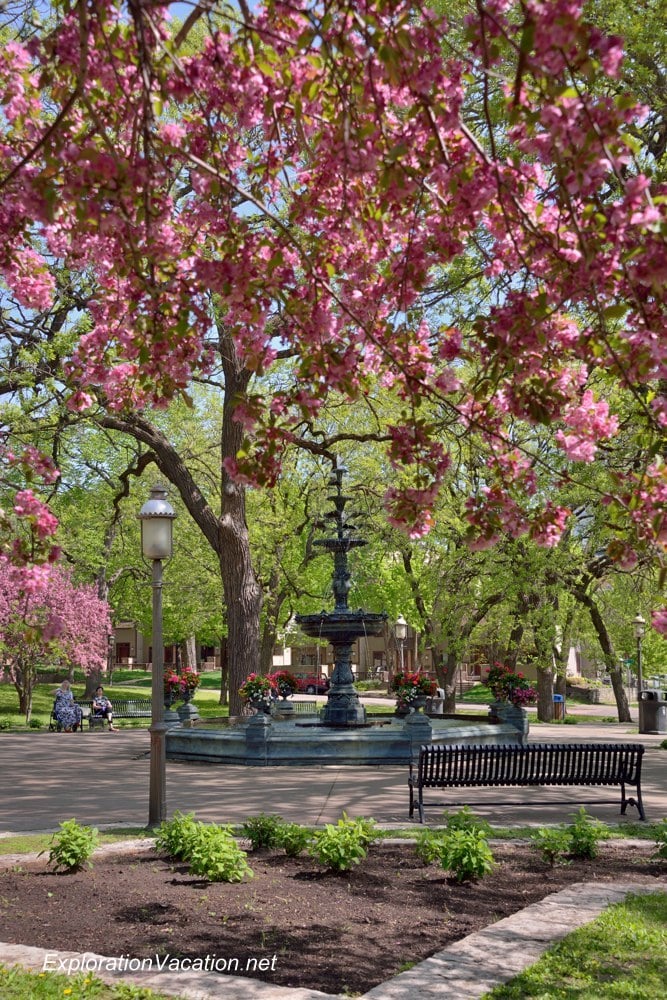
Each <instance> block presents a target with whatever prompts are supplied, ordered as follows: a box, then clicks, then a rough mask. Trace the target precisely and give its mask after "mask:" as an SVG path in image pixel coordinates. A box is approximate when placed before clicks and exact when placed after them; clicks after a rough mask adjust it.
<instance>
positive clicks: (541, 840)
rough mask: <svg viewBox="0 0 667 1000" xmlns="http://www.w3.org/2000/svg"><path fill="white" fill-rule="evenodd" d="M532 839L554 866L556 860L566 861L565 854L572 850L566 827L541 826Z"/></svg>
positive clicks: (545, 858) (543, 855)
mask: <svg viewBox="0 0 667 1000" xmlns="http://www.w3.org/2000/svg"><path fill="white" fill-rule="evenodd" d="M530 839H531V843H532V844H533V845H534V847H535V848H536V849H537V850H538V851H539V852H540V854H541V855H542V857H543V858H544V860H545V861H547V862H548V863H549V864H550V865H551V867H552V868H553V866H554V865H555V864H556V862H560V863H561V864H563V863H565V856H566V855H567V854H568V852H569V850H570V835H569V833H568V831H567V830H566V829H565V828H564V827H562V826H559V827H553V828H550V827H547V826H541V827H540V828H539V830H536V831H535V833H533V834H532V835H531V838H530Z"/></svg>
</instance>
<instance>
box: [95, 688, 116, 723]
mask: <svg viewBox="0 0 667 1000" xmlns="http://www.w3.org/2000/svg"><path fill="white" fill-rule="evenodd" d="M93 718H94V719H107V721H108V723H109V732H110V733H117V732H118V730H117V729H116V727H115V726H114V724H113V705H112V704H111V702H110V701H109V699H108V698H107V696H106V695H105V693H104V688H103V687H102V685H100V686H99V687H98V688H95V697H94V698H93Z"/></svg>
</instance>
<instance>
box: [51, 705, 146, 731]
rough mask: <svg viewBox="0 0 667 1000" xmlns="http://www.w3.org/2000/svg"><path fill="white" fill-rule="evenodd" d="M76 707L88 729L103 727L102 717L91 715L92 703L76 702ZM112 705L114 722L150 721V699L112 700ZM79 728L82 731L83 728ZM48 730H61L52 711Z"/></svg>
mask: <svg viewBox="0 0 667 1000" xmlns="http://www.w3.org/2000/svg"><path fill="white" fill-rule="evenodd" d="M77 705H78V706H79V708H81V710H82V711H83V721H84V722H85V721H86V720H88V728H89V729H95V728H96V727H97V726H103V725H104V723H105V722H106V719H105V718H104V716H102V715H93V703H92V701H78V702H77ZM112 705H113V709H112V711H113V719H114V722H116V721H117V720H118V719H150V718H151V715H152V709H151V699H150V698H127V699H125V698H118V699H116V698H114V699H113V700H112ZM81 728H82V730H83V726H82V727H81ZM49 729H50V730H51V732H59V731H60V729H61V726H60V723H59V722H57V721H56V717H55V715H54V714H53V711H51V717H50V719H49Z"/></svg>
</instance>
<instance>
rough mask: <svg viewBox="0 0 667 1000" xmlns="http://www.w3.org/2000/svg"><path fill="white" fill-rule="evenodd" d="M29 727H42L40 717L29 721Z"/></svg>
mask: <svg viewBox="0 0 667 1000" xmlns="http://www.w3.org/2000/svg"><path fill="white" fill-rule="evenodd" d="M28 727H29V728H30V729H41V728H42V723H41V722H40V720H39V719H31V720H30V722H29V723H28Z"/></svg>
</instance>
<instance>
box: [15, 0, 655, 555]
mask: <svg viewBox="0 0 667 1000" xmlns="http://www.w3.org/2000/svg"><path fill="white" fill-rule="evenodd" d="M246 6H247V5H246ZM163 14H164V11H163V10H162V9H161V8H155V7H151V6H150V5H145V4H138V5H137V10H136V17H134V18H129V19H128V18H127V16H126V12H125V7H124V6H123V5H122V3H121V2H120V0H105V3H104V4H102V5H100V4H97V5H93V6H92V7H86V8H85V10H84V8H79V7H77V8H76V9H75V10H72V11H71V12H67V13H65V15H64V16H63V18H62V20H61V21H59V22H58V23H57V24H55V25H54V26H53V29H52V30H50V31H49V32H48V33H46V34H45V35H44V37H42V36H39V35H36V36H35V37H34V38H33V40H32V41H31V42H30V44H29V46H28V47H25V46H22V45H20V44H19V43H12V45H11V46H10V47H5V49H4V50H3V54H2V56H1V57H0V110H1V111H2V115H1V116H0V121H1V124H0V150H1V152H2V161H3V165H4V167H3V169H4V180H3V181H2V182H0V183H2V184H3V200H2V203H1V205H0V236H1V237H2V240H1V245H2V251H1V252H0V272H1V273H2V276H3V280H4V282H5V283H6V285H7V287H8V288H9V289H10V291H11V292H12V294H13V295H14V297H15V299H16V300H17V302H19V303H21V304H22V305H23V306H25V307H31V308H34V309H37V310H42V309H45V308H47V307H48V305H49V303H50V301H51V299H52V295H53V284H52V281H51V278H50V270H49V262H50V260H51V259H52V258H53V257H54V256H55V257H57V258H58V259H59V260H61V261H62V262H63V265H64V266H65V267H67V268H70V269H72V270H73V271H77V272H81V273H85V274H86V275H87V278H88V279H89V280H90V281H91V283H92V285H93V287H94V294H93V296H92V299H91V302H90V304H89V306H88V311H87V317H88V320H89V324H90V326H89V328H88V329H87V331H86V332H85V333H84V334H82V335H81V336H80V337H79V340H78V343H77V344H76V346H75V348H74V350H73V352H72V356H71V358H70V360H69V364H68V366H67V367H66V377H67V379H68V383H69V390H70V393H71V396H70V406H71V407H72V408H73V409H74V410H77V411H82V410H85V409H87V408H88V407H89V406H91V405H92V404H93V403H94V401H95V400H96V399H98V398H99V399H100V400H104V401H105V403H106V405H108V406H109V407H111V408H118V409H122V408H131V409H137V408H141V407H143V406H147V405H151V404H152V405H158V406H163V405H165V404H166V402H167V401H168V400H169V399H170V398H172V397H173V396H174V395H175V394H177V393H178V392H179V391H181V390H183V389H184V388H185V387H186V386H187V385H188V382H189V380H190V379H191V377H192V374H193V373H194V372H202V371H204V372H205V371H206V370H207V367H208V366H209V365H210V362H211V356H210V352H209V350H208V348H207V346H206V342H207V339H208V338H209V337H210V334H211V329H212V318H211V301H215V304H216V310H217V313H218V317H219V319H220V322H223V323H224V324H225V328H226V330H227V331H229V332H230V334H231V335H232V336H233V338H234V343H235V346H236V350H237V352H238V355H239V357H240V358H241V359H242V361H243V363H244V365H245V366H246V370H247V371H248V372H251V373H256V374H265V373H268V372H269V371H270V370H271V366H272V365H273V363H274V361H275V359H276V357H277V355H278V353H279V352H281V351H284V352H285V353H286V354H289V356H290V359H291V360H290V366H291V367H290V369H289V378H287V377H285V378H280V379H278V378H276V379H269V380H267V381H266V383H265V384H264V385H260V386H259V387H258V388H257V389H256V391H255V395H254V396H250V395H249V396H248V398H247V399H243V400H239V401H238V413H237V416H238V422H239V424H242V427H243V432H244V440H243V443H242V447H241V448H240V450H239V453H238V454H237V456H236V457H235V458H228V459H227V461H226V465H225V468H226V471H227V473H228V474H229V475H231V476H234V477H236V478H237V479H238V480H239V481H241V482H255V483H266V484H270V483H273V482H275V480H276V477H277V475H278V474H279V471H280V465H281V460H282V456H283V452H284V449H285V447H286V445H287V444H288V443H289V442H290V441H292V440H293V439H294V436H295V435H296V434H297V433H298V432H299V429H300V428H302V426H303V424H304V422H306V423H308V422H309V421H312V420H313V418H314V417H315V416H316V415H317V414H318V412H319V409H320V407H321V405H322V403H323V401H324V400H325V399H326V398H327V396H328V394H329V393H332V392H333V393H340V394H341V395H343V396H344V397H346V398H348V399H352V400H355V399H358V398H359V397H360V396H362V395H364V393H368V392H369V391H370V390H371V389H373V390H375V388H376V387H377V386H378V385H379V386H383V387H386V388H387V389H391V391H392V393H393V394H394V395H395V397H396V399H398V400H399V401H400V404H401V407H402V409H403V412H404V413H407V414H409V423H410V424H411V425H412V426H411V428H409V429H406V426H405V424H406V421H405V419H404V418H403V417H401V418H397V419H393V420H390V421H389V423H390V424H391V425H392V426H390V428H389V430H388V433H387V435H386V436H387V438H388V454H389V459H390V461H391V462H392V463H393V465H394V467H396V468H399V467H400V477H399V482H398V483H397V485H396V486H395V487H394V488H392V489H391V490H389V491H388V493H387V496H386V502H387V505H388V508H389V510H390V514H391V518H392V520H393V523H395V524H400V525H402V526H404V527H405V526H407V527H408V529H409V530H411V531H412V533H413V534H416V535H420V534H423V533H425V532H426V531H428V529H429V527H430V524H431V523H432V508H433V504H434V502H435V500H436V498H437V495H438V493H439V491H440V489H441V488H442V484H443V482H444V481H445V474H446V470H447V468H448V464H449V456H448V455H447V454H446V450H445V449H444V448H443V445H442V444H441V435H440V422H439V421H438V420H437V419H430V418H429V419H426V418H423V419H421V418H419V417H418V415H419V413H420V412H423V411H421V410H420V407H424V411H425V410H426V408H427V406H428V407H430V408H432V411H437V412H438V413H439V414H445V415H446V417H452V418H453V417H454V415H458V418H459V419H460V420H461V422H462V424H463V425H464V427H465V428H466V429H467V431H468V432H470V433H474V434H479V439H480V441H481V443H482V444H483V445H484V446H485V447H486V448H487V449H488V452H489V454H490V455H491V456H492V459H491V462H490V465H489V467H488V470H487V473H488V475H487V477H486V478H485V479H484V480H483V482H482V485H481V488H480V489H479V491H478V492H477V494H476V496H475V497H473V498H471V503H470V507H469V517H470V520H471V522H472V524H473V526H475V527H476V529H477V532H478V534H477V542H476V544H477V545H478V546H480V545H486V544H492V543H493V541H494V540H495V539H496V538H498V537H499V536H500V534H502V533H505V532H508V533H509V534H511V535H513V536H516V535H518V534H520V533H523V532H527V531H530V530H531V524H532V523H534V525H535V527H534V529H533V537H534V538H535V539H536V540H538V541H540V542H541V543H542V544H546V545H553V544H555V542H556V540H557V538H558V536H559V534H560V532H561V531H562V527H563V524H564V518H565V517H566V514H565V513H564V512H563V511H557V510H551V509H550V508H548V506H547V505H546V502H545V501H544V500H542V499H541V498H540V497H539V496H538V495H537V492H536V483H535V474H534V469H533V467H532V466H531V464H530V462H528V463H523V464H522V463H521V462H520V461H519V459H518V458H517V455H516V451H517V448H516V441H515V435H514V433H513V427H514V425H515V423H516V422H520V424H521V426H523V427H527V428H535V427H538V428H540V427H550V428H551V427H555V428H557V442H558V443H559V445H560V447H561V449H562V452H563V455H562V461H563V462H567V461H569V462H580V461H590V460H591V459H592V458H593V457H594V456H595V454H596V448H597V447H598V445H599V442H600V440H603V439H613V438H614V436H615V435H616V434H617V430H618V426H619V424H618V414H617V413H616V412H613V411H612V405H611V403H610V401H609V400H607V399H604V398H599V397H598V395H597V394H596V392H595V390H594V382H593V375H594V374H595V373H598V372H600V373H602V374H603V375H604V378H603V379H601V380H596V382H595V384H597V385H604V384H606V383H605V379H609V381H611V382H613V383H614V384H615V385H617V386H619V388H620V389H625V388H627V387H630V388H632V387H634V386H636V385H660V384H661V380H664V379H665V377H666V376H667V348H666V347H665V343H664V335H663V334H664V329H665V319H666V316H665V312H666V305H667V302H666V296H665V288H666V287H667V283H666V281H665V279H666V278H667V246H666V238H665V231H666V225H667V199H666V198H665V195H666V194H667V191H666V190H665V188H664V187H662V188H661V187H660V186H659V185H658V184H656V183H655V182H653V181H652V180H651V179H650V178H648V177H646V176H644V175H643V174H642V173H641V172H640V170H639V168H638V166H637V165H636V164H635V163H634V162H633V159H632V153H631V149H630V146H629V144H628V143H627V142H626V140H625V132H626V130H627V128H628V126H630V125H632V126H634V124H635V123H636V121H637V120H638V116H641V113H642V111H641V109H637V108H636V107H632V106H630V105H629V103H628V102H627V101H624V100H616V99H614V98H613V97H612V96H611V92H612V88H610V87H608V86H604V85H599V84H600V83H604V80H605V75H606V76H607V77H612V78H615V77H616V76H617V75H618V72H619V65H620V59H621V48H620V45H619V43H618V40H617V39H609V38H605V37H603V36H602V35H601V34H600V32H599V31H597V30H595V29H592V28H590V27H589V26H587V25H586V24H585V23H584V22H583V20H582V18H581V4H579V3H577V2H574V0H526V2H525V3H523V4H522V5H521V6H520V7H517V6H516V5H514V4H510V3H508V2H504V0H486V2H480V3H479V4H477V5H476V8H475V12H474V13H473V14H471V16H470V22H469V37H470V48H469V50H468V51H467V52H462V53H460V54H459V55H457V56H456V57H452V58H447V59H445V58H444V57H443V48H442V39H443V37H445V35H446V30H447V27H446V22H445V21H444V20H443V19H442V18H440V17H439V16H437V15H436V14H435V13H434V12H432V11H431V10H430V8H428V7H426V6H423V7H422V6H421V5H415V4H414V2H411V0H393V2H391V3H388V2H384V0H358V2H356V3H354V4H350V3H349V2H347V0H329V2H328V3H327V4H326V5H320V4H313V3H310V2H305V0H296V2H292V3H289V4H288V3H284V2H280V0H266V2H265V3H259V4H256V5H253V6H252V9H250V8H249V6H248V9H247V10H246V7H245V6H244V9H243V12H242V16H241V15H239V16H235V17H230V18H229V19H228V20H220V21H219V22H216V24H215V27H214V29H212V31H211V32H210V33H209V34H207V35H206V36H205V37H204V39H203V41H202V42H201V44H197V45H196V46H191V47H188V48H187V50H185V49H182V50H181V51H178V52H175V51H173V48H174V41H173V38H172V36H171V35H170V33H169V31H168V30H167V27H166V24H165V19H164V16H163ZM82 17H83V18H84V19H85V30H82V22H81V18H82ZM139 29H141V30H139ZM517 53H520V55H521V58H520V59H519V60H518V62H519V65H518V66H517V67H516V73H515V74H514V75H513V77H512V78H510V79H507V80H506V82H505V86H504V100H505V101H506V110H507V113H508V115H509V116H511V121H512V127H511V130H510V132H509V135H508V141H509V143H510V146H511V150H510V155H506V152H498V151H497V150H496V149H495V142H494V135H493V123H492V122H489V123H488V129H489V133H488V135H487V136H486V137H481V138H478V137H477V136H476V135H475V134H474V133H473V132H471V131H470V129H469V128H468V127H467V123H466V118H465V113H464V99H465V96H466V93H465V87H466V86H467V84H466V78H467V76H468V75H469V74H470V73H472V74H473V75H474V74H482V76H483V75H485V74H489V77H488V78H489V79H495V78H497V76H498V74H502V73H504V72H506V67H507V66H508V65H512V66H514V65H515V64H516V62H517V60H516V58H515V56H516V54H517ZM506 57H507V58H506ZM75 79H76V80H77V81H79V80H80V79H81V80H82V86H83V88H84V92H85V101H75V102H74V103H73V105H72V106H69V104H67V102H68V101H69V100H70V98H71V95H72V86H73V80H75ZM47 101H48V106H47ZM158 109H159V110H158ZM59 111H61V112H62V114H61V116H60V117H58V112H59ZM47 121H48V122H54V125H53V128H52V129H51V131H50V132H49V134H48V142H47V141H44V138H45V136H44V129H45V128H46V127H47V126H46V123H47ZM260 136H261V139H260V138H259V137H260ZM612 192H616V193H615V194H613V193H612ZM471 248H474V252H475V253H479V254H480V255H481V257H482V267H483V269H484V271H485V273H486V280H487V281H488V282H489V283H490V286H491V289H492V294H491V295H489V296H488V297H487V298H486V299H484V300H482V301H481V302H480V303H478V304H477V305H476V307H475V311H474V315H472V316H470V317H469V322H467V323H466V326H465V329H464V330H463V329H462V330H459V329H458V328H456V327H453V326H452V320H451V317H450V316H447V322H445V323H444V324H443V323H442V322H441V317H439V316H437V315H436V314H435V313H431V312H430V311H428V310H424V309H423V308H422V307H421V302H422V297H423V295H424V293H425V292H426V291H427V290H428V289H430V288H431V287H432V281H433V278H434V276H437V275H442V274H443V273H448V269H449V268H451V267H452V265H453V266H454V268H455V267H456V266H458V265H459V264H460V263H461V261H462V260H464V257H463V255H464V254H466V253H467V251H468V250H469V249H471ZM466 266H467V265H466ZM444 312H445V313H447V310H446V309H445V310H444ZM468 366H474V371H475V379H474V383H469V382H468V378H467V375H466V369H467V367H468ZM607 384H608V383H607ZM469 385H470V388H469ZM614 405H616V404H614ZM666 414H667V405H666V404H665V403H664V401H659V402H655V403H652V404H651V405H650V406H646V407H644V408H642V409H641V413H640V419H641V420H643V421H644V424H645V427H646V429H647V431H648V433H650V434H654V435H657V434H661V433H662V432H663V431H664V421H665V419H666ZM642 485H643V489H644V490H645V492H646V493H647V497H646V498H645V499H644V498H642V502H641V505H640V508H639V509H640V510H641V511H642V512H644V513H645V515H646V516H647V517H650V516H651V515H650V514H649V511H650V509H651V503H652V501H651V497H650V496H648V494H650V493H651V490H652V489H653V485H654V484H653V480H649V479H647V480H645V481H644V482H643V484H642ZM617 500H618V502H619V503H620V508H619V509H621V510H622V511H623V512H624V516H628V517H629V516H630V515H628V513H627V511H628V508H627V505H625V506H623V503H622V500H621V498H617ZM661 502H662V501H660V503H661ZM35 517H37V515H35ZM632 517H634V515H632ZM632 517H630V519H632ZM35 526H36V529H37V530H38V531H39V530H44V531H46V530H47V528H48V527H49V526H48V524H47V521H45V520H44V519H43V518H38V520H37V521H36V522H35ZM643 530H644V531H645V533H647V534H648V533H649V531H651V530H653V529H651V528H650V526H649V522H648V521H645V522H644V526H643Z"/></svg>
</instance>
